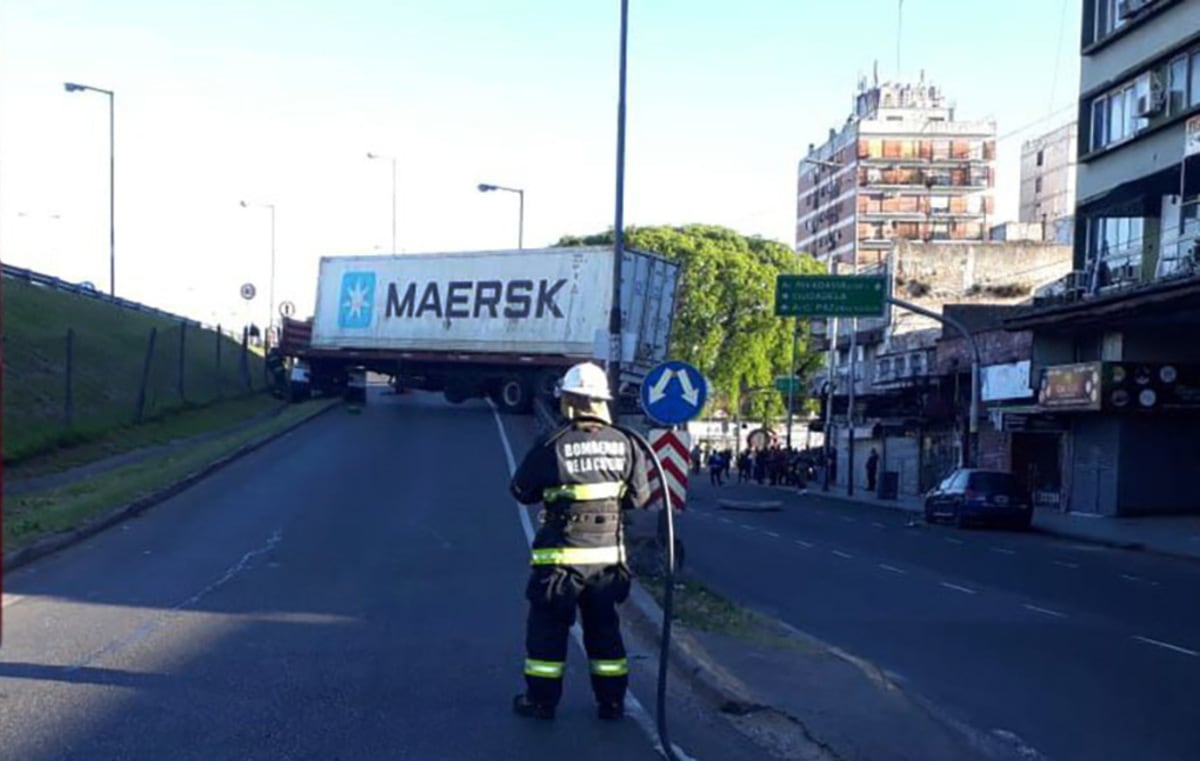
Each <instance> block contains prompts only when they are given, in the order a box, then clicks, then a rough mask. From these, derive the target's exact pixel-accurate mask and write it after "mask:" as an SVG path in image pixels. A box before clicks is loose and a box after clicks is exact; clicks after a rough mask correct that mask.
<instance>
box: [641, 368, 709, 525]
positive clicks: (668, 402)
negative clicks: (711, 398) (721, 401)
mask: <svg viewBox="0 0 1200 761" xmlns="http://www.w3.org/2000/svg"><path fill="white" fill-rule="evenodd" d="M641 398H642V409H643V410H645V412H646V415H648V416H649V417H650V419H652V420H654V421H656V422H658V423H661V424H662V425H666V426H670V427H669V428H668V429H667V430H662V431H654V432H653V434H652V435H651V441H652V442H653V446H654V449H655V451H656V452H657V453H658V455H659V461H660V462H661V463H662V466H663V471H664V472H665V473H666V474H667V480H668V481H670V482H671V483H668V484H658V485H657V486H655V487H654V494H655V497H661V496H662V493H663V490H669V491H670V493H671V496H672V502H673V504H677V505H679V506H681V507H682V505H683V503H684V500H685V499H686V498H687V472H688V462H689V461H690V459H691V448H690V446H689V444H690V441H689V437H688V434H687V432H686V431H684V432H680V431H677V430H676V426H678V425H681V424H683V423H686V422H688V421H689V420H692V419H694V418H696V417H699V415H700V413H701V411H703V409H704V403H705V402H706V401H707V400H708V381H707V380H706V379H705V378H704V376H703V375H702V374H701V373H700V371H699V370H697V369H696V368H695V367H693V366H692V365H689V364H687V363H686V362H664V363H662V364H661V365H659V366H657V367H655V368H654V369H653V370H651V371H650V372H648V373H646V377H645V379H644V380H643V381H642V391H641ZM651 480H652V481H655V482H656V481H657V480H658V474H657V473H656V472H655V471H654V470H653V469H652V470H651Z"/></svg>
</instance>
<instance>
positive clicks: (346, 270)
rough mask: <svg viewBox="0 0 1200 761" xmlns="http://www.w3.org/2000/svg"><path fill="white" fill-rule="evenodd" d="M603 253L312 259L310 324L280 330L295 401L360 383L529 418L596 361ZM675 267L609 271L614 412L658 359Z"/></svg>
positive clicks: (649, 260) (603, 337) (653, 261)
mask: <svg viewBox="0 0 1200 761" xmlns="http://www.w3.org/2000/svg"><path fill="white" fill-rule="evenodd" d="M613 256H614V251H613V249H612V248H611V247H608V248H601V247H582V248H547V249H536V250H533V249H522V250H507V251H478V252H458V253H425V254H399V255H382V256H381V255H373V256H328V257H323V258H322V259H321V263H320V269H319V273H318V277H317V295H316V306H315V309H314V314H313V316H312V317H311V318H309V319H308V320H303V321H301V320H291V319H286V318H285V319H284V321H283V328H282V331H281V336H280V344H279V350H280V352H281V353H282V354H283V355H284V356H286V357H288V358H289V361H290V362H291V365H292V370H291V378H292V384H293V392H294V394H295V393H299V394H300V395H305V394H306V393H307V391H308V389H310V388H311V389H312V390H313V391H316V392H318V393H324V394H328V393H337V392H339V391H341V390H343V389H344V388H345V387H346V385H347V383H348V381H349V379H350V378H351V377H355V376H357V375H359V374H361V373H362V372H364V371H365V372H372V373H378V374H382V375H386V376H389V377H390V378H391V379H392V382H393V384H394V385H395V386H396V387H397V389H398V390H404V389H419V390H425V391H440V392H441V393H442V394H443V395H444V396H445V398H446V400H447V401H449V402H451V403H455V404H458V403H462V402H464V401H466V400H467V399H471V398H478V397H490V398H491V399H493V400H494V401H495V402H496V404H497V405H499V406H500V407H501V408H502V409H504V410H506V411H509V412H528V411H529V410H530V408H531V405H532V403H533V400H534V398H535V397H537V396H539V395H541V396H550V395H552V394H553V391H554V386H555V383H556V382H557V381H558V379H559V378H560V377H561V375H562V373H563V371H564V370H565V369H566V368H567V367H569V366H570V365H572V364H574V363H576V362H579V361H582V360H585V359H599V360H603V359H606V358H607V354H608V351H609V349H608V347H609V310H610V309H611V305H612V292H613V267H612V264H613V261H612V257H613ZM679 280H680V270H679V265H678V264H677V263H675V262H672V261H670V260H668V259H666V258H664V257H662V256H658V255H655V254H652V253H648V252H645V251H638V250H633V249H627V250H626V251H625V253H624V256H623V257H622V262H621V286H620V289H621V305H622V325H623V336H622V344H623V351H622V357H621V360H622V364H621V392H620V394H619V398H620V399H621V409H622V410H628V411H633V410H634V409H636V406H637V401H636V390H637V386H638V384H640V382H641V380H642V378H643V377H644V376H645V374H646V372H648V371H649V370H650V368H652V367H653V366H654V365H655V364H657V363H659V362H661V361H663V360H664V359H666V356H667V347H668V345H669V343H670V339H671V323H672V318H673V316H674V309H675V301H676V295H677V291H678V287H679Z"/></svg>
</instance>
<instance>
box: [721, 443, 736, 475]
mask: <svg viewBox="0 0 1200 761" xmlns="http://www.w3.org/2000/svg"><path fill="white" fill-rule="evenodd" d="M731 468H733V450H732V449H726V450H725V451H724V452H723V453H722V454H721V480H722V481H728V480H729V471H730V469H731Z"/></svg>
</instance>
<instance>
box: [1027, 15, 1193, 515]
mask: <svg viewBox="0 0 1200 761" xmlns="http://www.w3.org/2000/svg"><path fill="white" fill-rule="evenodd" d="M1081 1H1082V3H1083V29H1082V36H1081V41H1080V42H1081V53H1082V67H1081V85H1080V94H1079V125H1080V126H1079V156H1078V172H1077V174H1078V176H1077V183H1078V201H1077V204H1076V209H1075V246H1074V252H1073V269H1074V271H1073V272H1072V273H1071V274H1070V275H1069V276H1068V277H1066V278H1064V279H1063V280H1062V281H1061V282H1060V283H1058V284H1056V285H1055V286H1054V287H1052V288H1048V289H1044V290H1043V291H1042V292H1041V293H1040V297H1039V299H1038V301H1039V302H1040V304H1039V305H1038V306H1037V307H1035V308H1034V309H1032V310H1029V311H1028V312H1027V313H1025V314H1023V315H1022V316H1020V317H1017V318H1014V319H1010V320H1007V321H1006V322H1005V326H1006V328H1008V329H1009V330H1014V331H1017V330H1032V331H1033V352H1032V376H1031V377H1032V379H1033V382H1034V384H1035V389H1036V390H1037V400H1038V408H1039V410H1040V411H1041V413H1040V415H1039V416H1038V417H1041V418H1042V419H1043V420H1054V421H1057V422H1056V426H1057V427H1058V428H1059V429H1060V430H1061V431H1062V456H1061V458H1060V460H1061V462H1062V473H1061V478H1060V479H1059V481H1060V483H1061V485H1062V500H1061V503H1060V504H1061V505H1062V507H1063V508H1064V509H1066V510H1070V511H1073V512H1082V513H1092V514H1098V515H1110V516H1111V515H1120V516H1130V515H1144V514H1156V513H1185V512H1186V513H1200V499H1197V498H1196V497H1195V487H1194V484H1193V481H1194V474H1195V464H1196V463H1197V462H1200V435H1198V434H1200V394H1197V392H1196V389H1197V388H1200V341H1197V340H1196V338H1195V337H1196V335H1197V334H1198V333H1200V306H1198V305H1200V256H1198V255H1197V240H1198V239H1200V217H1198V215H1197V209H1198V208H1200V161H1198V160H1197V158H1196V155H1195V154H1197V153H1200V0H1081ZM1005 424H1006V425H1007V423H1005Z"/></svg>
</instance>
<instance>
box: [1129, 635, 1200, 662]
mask: <svg viewBox="0 0 1200 761" xmlns="http://www.w3.org/2000/svg"><path fill="white" fill-rule="evenodd" d="M1133 638H1134V639H1136V640H1137V641H1138V642H1145V643H1146V644H1147V645H1154V646H1155V647H1161V648H1163V649H1166V650H1173V651H1175V652H1176V653H1182V654H1183V655H1190V656H1192V657H1193V658H1198V657H1200V653H1197V652H1196V651H1195V650H1189V649H1188V648H1186V647H1180V646H1179V645H1172V644H1171V643H1170V642H1163V641H1162V640H1158V639H1150V638H1149V637H1143V636H1142V635H1140V634H1135V635H1133Z"/></svg>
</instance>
